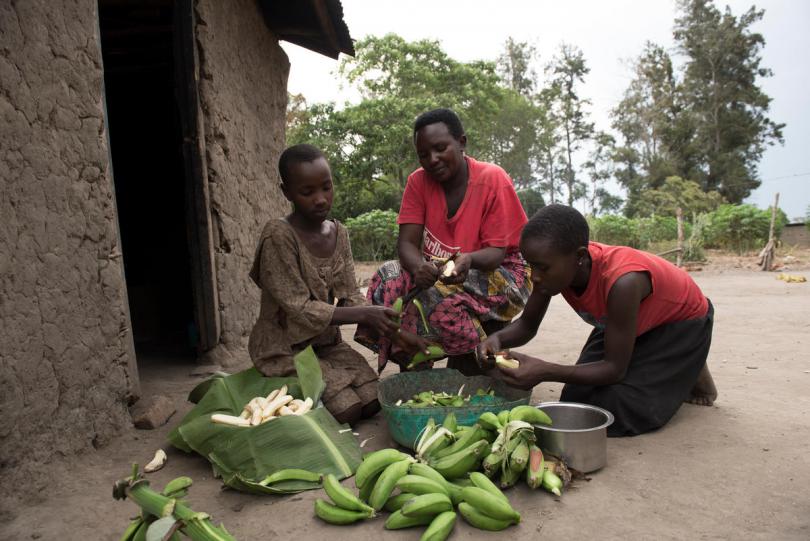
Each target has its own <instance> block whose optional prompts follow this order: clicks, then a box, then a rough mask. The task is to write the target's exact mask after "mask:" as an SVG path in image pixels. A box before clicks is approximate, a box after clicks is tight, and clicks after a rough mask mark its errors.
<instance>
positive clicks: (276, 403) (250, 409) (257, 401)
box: [211, 385, 314, 427]
mask: <svg viewBox="0 0 810 541" xmlns="http://www.w3.org/2000/svg"><path fill="white" fill-rule="evenodd" d="M313 405H314V404H313V402H312V399H311V398H307V399H306V400H298V399H294V398H293V397H292V396H291V395H288V394H287V386H286V385H284V386H282V387H281V388H280V389H276V390H275V391H272V392H271V393H270V394H268V395H267V396H266V397H264V396H257V397H255V398H253V399H251V400H250V402H248V403H247V404H245V408H244V409H243V410H242V413H241V414H240V415H239V416H238V417H236V416H234V415H226V414H224V413H215V414H213V415H211V422H213V423H217V424H223V425H229V426H239V427H247V426H258V425H260V424H263V423H266V422H267V421H272V420H273V419H277V418H278V417H281V416H284V415H303V414H305V413H306V412H308V411H310V410H311V409H312V406H313Z"/></svg>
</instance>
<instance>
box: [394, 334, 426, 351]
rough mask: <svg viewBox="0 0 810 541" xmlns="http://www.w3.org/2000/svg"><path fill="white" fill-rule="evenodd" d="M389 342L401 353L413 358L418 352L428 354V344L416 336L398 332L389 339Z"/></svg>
mask: <svg viewBox="0 0 810 541" xmlns="http://www.w3.org/2000/svg"><path fill="white" fill-rule="evenodd" d="M391 342H393V343H394V345H396V346H398V347H399V348H400V349H401V350H402V351H404V352H405V353H407V354H408V355H409V356H411V357H413V356H414V355H416V354H417V353H419V352H420V351H423V352H425V353H429V352H428V345H429V344H428V343H427V342H426V341H425V340H424V339H423V338H422V337H421V336H419V335H418V334H415V333H410V332H407V331H400V332H398V333H396V334H394V335H393V336H392V337H391Z"/></svg>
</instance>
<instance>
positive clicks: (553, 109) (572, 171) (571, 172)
mask: <svg viewBox="0 0 810 541" xmlns="http://www.w3.org/2000/svg"><path fill="white" fill-rule="evenodd" d="M589 71H590V69H589V68H588V67H587V65H586V63H585V57H584V55H583V54H582V51H581V50H579V49H578V48H577V47H574V46H572V45H567V44H563V45H561V46H560V50H559V52H558V54H557V55H556V56H555V57H554V59H553V60H552V61H551V63H550V64H549V65H548V67H547V68H546V73H547V75H548V76H549V87H548V88H547V89H546V92H545V102H546V103H547V105H548V110H549V119H550V120H551V123H552V125H554V126H556V127H557V128H558V133H557V137H556V140H558V141H559V146H561V152H559V153H555V152H550V153H549V159H548V160H547V161H546V166H547V167H548V168H549V172H551V173H552V174H554V173H556V168H557V167H559V160H560V159H562V163H563V164H564V171H563V175H562V182H563V183H564V184H565V187H566V196H567V199H568V204H569V205H573V204H574V202H575V201H577V200H579V199H581V198H582V197H583V196H584V195H585V193H586V187H585V184H584V183H583V182H582V181H581V180H579V179H578V178H577V166H576V164H575V163H574V156H575V155H576V153H577V152H578V151H579V150H580V149H581V148H582V147H583V145H584V144H585V143H586V142H588V141H589V140H590V139H592V138H593V135H594V125H593V123H591V122H589V121H588V114H587V112H586V108H587V106H588V105H590V101H589V100H587V99H585V98H583V97H581V96H580V90H579V86H580V85H581V84H583V83H584V82H585V76H586V75H587V74H588V72H589ZM554 154H557V155H556V156H554ZM553 178H554V177H553V176H551V177H550V179H553ZM551 200H552V201H553V200H554V190H553V188H552V192H551Z"/></svg>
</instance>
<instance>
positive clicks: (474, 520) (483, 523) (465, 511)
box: [458, 502, 512, 532]
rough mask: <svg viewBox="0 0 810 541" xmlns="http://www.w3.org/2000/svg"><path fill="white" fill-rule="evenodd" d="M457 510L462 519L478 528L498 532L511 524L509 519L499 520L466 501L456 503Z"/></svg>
mask: <svg viewBox="0 0 810 541" xmlns="http://www.w3.org/2000/svg"><path fill="white" fill-rule="evenodd" d="M458 512H459V513H461V516H462V517H464V520H466V521H467V523H469V525H470V526H472V527H473V528H478V529H479V530H488V531H491V532H499V531H501V530H505V529H506V528H508V527H509V525H510V524H512V521H510V520H499V519H497V518H492V517H490V516H487V515H485V514H484V513H482V512H481V511H479V510H478V509H476V508H475V507H473V506H472V505H470V504H468V503H467V502H461V503H460V504H458Z"/></svg>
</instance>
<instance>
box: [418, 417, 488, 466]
mask: <svg viewBox="0 0 810 541" xmlns="http://www.w3.org/2000/svg"><path fill="white" fill-rule="evenodd" d="M482 439H484V431H483V429H481V427H480V426H479V425H477V424H476V425H473V426H472V427H470V429H469V430H466V431H464V433H463V434H462V435H461V436H460V437H459V438H458V439H457V440H456V441H455V442H453V443H452V444H450V445H448V446H447V447H445V448H444V449H439V450H438V451H436V452H434V453H431V457H432V458H442V457H444V456H447V455H452V454H453V453H456V452H458V451H461V450H462V449H465V448H467V447H469V446H470V445H472V444H473V443H475V442H476V441H478V440H482Z"/></svg>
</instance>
